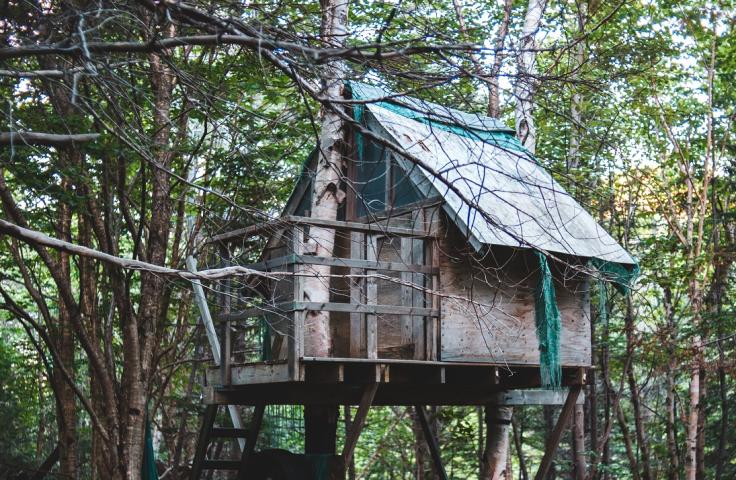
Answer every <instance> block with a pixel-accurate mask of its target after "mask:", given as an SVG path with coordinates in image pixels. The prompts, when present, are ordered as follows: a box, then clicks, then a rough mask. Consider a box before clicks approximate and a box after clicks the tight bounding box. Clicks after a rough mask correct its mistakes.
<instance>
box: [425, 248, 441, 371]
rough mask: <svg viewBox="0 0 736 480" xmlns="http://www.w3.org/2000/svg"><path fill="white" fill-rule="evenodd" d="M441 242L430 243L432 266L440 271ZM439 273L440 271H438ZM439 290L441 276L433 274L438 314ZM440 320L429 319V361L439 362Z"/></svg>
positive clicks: (433, 301) (433, 295) (433, 296)
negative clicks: (439, 243)
mask: <svg viewBox="0 0 736 480" xmlns="http://www.w3.org/2000/svg"><path fill="white" fill-rule="evenodd" d="M438 242H439V240H438V239H433V240H432V241H431V242H430V255H431V257H430V258H431V265H432V266H433V267H434V268H437V269H439V266H440V249H439V245H438ZM438 271H439V270H438ZM439 290H440V275H439V273H433V274H432V293H431V298H432V310H435V311H437V312H439V311H440V296H439ZM440 319H441V316H437V317H427V323H426V326H427V337H426V338H427V346H426V348H427V360H437V359H438V353H437V350H438V338H439V330H440Z"/></svg>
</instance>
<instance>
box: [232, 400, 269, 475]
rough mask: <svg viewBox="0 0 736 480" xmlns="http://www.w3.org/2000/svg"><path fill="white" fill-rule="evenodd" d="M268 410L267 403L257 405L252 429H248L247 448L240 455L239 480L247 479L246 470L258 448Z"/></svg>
mask: <svg viewBox="0 0 736 480" xmlns="http://www.w3.org/2000/svg"><path fill="white" fill-rule="evenodd" d="M265 412H266V405H265V404H262V403H261V404H259V405H256V408H255V411H254V412H253V421H252V422H251V425H250V429H249V430H248V438H247V439H246V440H245V448H244V449H243V455H242V456H241V457H240V468H239V469H238V480H245V478H246V472H247V471H248V468H247V467H248V462H250V459H251V458H252V457H253V452H255V450H256V441H257V440H258V433H259V432H260V431H261V424H262V423H263V414H264V413H265Z"/></svg>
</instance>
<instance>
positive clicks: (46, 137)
mask: <svg viewBox="0 0 736 480" xmlns="http://www.w3.org/2000/svg"><path fill="white" fill-rule="evenodd" d="M99 137H100V134H99V133H72V134H58V133H40V132H0V145H11V144H14V145H23V144H25V145H45V146H50V147H58V146H61V145H71V144H73V143H83V142H91V141H94V140H97V139H98V138H99Z"/></svg>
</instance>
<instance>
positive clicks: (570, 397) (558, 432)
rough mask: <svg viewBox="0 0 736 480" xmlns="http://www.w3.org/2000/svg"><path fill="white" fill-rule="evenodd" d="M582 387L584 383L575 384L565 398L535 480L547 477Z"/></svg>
mask: <svg viewBox="0 0 736 480" xmlns="http://www.w3.org/2000/svg"><path fill="white" fill-rule="evenodd" d="M582 389H583V386H582V385H573V386H572V387H570V393H568V394H567V399H566V400H565V404H564V405H563V406H562V412H560V417H559V418H558V419H557V424H555V428H554V429H553V430H552V434H551V435H550V436H549V438H548V439H547V445H546V446H545V449H544V456H543V457H542V462H541V463H540V464H539V470H537V474H536V476H535V477H534V480H543V479H544V478H546V477H547V472H548V471H549V467H550V465H552V460H553V459H554V456H555V453H556V452H557V447H558V446H559V445H560V439H561V438H562V433H563V432H564V431H565V428H566V427H567V425H568V424H569V423H570V418H571V417H572V414H573V411H574V410H575V403H576V402H577V400H578V395H580V391H581V390H582Z"/></svg>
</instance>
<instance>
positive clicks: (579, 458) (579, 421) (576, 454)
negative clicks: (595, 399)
mask: <svg viewBox="0 0 736 480" xmlns="http://www.w3.org/2000/svg"><path fill="white" fill-rule="evenodd" d="M583 409H584V406H583V405H582V404H581V405H575V414H574V415H573V417H572V427H573V428H572V451H573V462H574V465H573V466H574V470H573V472H574V475H573V478H575V480H583V479H584V478H585V470H586V462H585V413H584V410H583Z"/></svg>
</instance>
